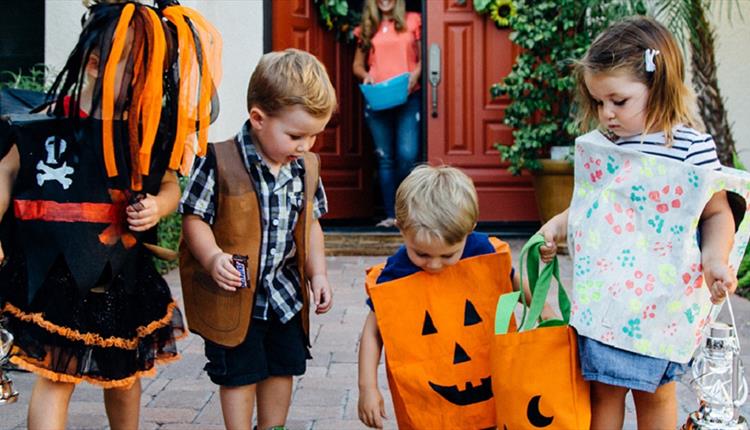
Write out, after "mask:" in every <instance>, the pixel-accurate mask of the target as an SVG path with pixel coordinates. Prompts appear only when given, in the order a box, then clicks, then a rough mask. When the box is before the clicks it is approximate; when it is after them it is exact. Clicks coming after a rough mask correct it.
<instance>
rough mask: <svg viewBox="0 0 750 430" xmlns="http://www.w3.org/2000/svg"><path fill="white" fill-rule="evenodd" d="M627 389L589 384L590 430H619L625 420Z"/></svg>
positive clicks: (596, 383) (594, 383) (599, 383)
mask: <svg viewBox="0 0 750 430" xmlns="http://www.w3.org/2000/svg"><path fill="white" fill-rule="evenodd" d="M627 393H628V389H627V388H625V387H618V386H615V385H607V384H602V383H601V382H592V383H591V430H599V429H601V430H613V429H621V428H622V423H623V421H624V420H625V394H627Z"/></svg>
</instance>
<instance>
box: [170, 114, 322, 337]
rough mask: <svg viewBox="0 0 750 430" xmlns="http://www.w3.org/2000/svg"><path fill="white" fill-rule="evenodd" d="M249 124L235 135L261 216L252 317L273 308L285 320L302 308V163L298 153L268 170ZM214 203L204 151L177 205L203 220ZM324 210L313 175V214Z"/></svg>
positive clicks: (211, 168) (211, 161) (212, 167)
mask: <svg viewBox="0 0 750 430" xmlns="http://www.w3.org/2000/svg"><path fill="white" fill-rule="evenodd" d="M250 130H251V128H250V123H249V122H246V123H245V125H244V126H243V127H242V130H241V131H240V132H239V133H238V134H237V137H236V139H237V141H239V142H240V148H241V151H242V156H243V157H242V159H243V161H244V163H245V167H246V168H247V169H248V171H249V172H250V176H251V177H252V179H253V184H254V185H255V189H256V191H257V193H258V197H259V200H260V212H261V217H262V241H261V246H260V274H259V279H258V285H257V291H256V294H255V308H254V309H253V318H256V319H263V320H267V319H269V317H270V312H274V313H275V314H276V315H277V316H278V317H279V319H280V320H281V322H282V323H285V322H287V321H289V320H290V319H292V317H294V315H295V314H297V312H299V311H300V309H302V295H301V292H300V278H299V270H298V268H297V257H296V256H297V248H296V246H295V243H294V236H293V233H294V227H295V225H296V224H297V221H298V219H299V218H300V215H301V214H302V211H303V209H304V198H303V195H302V194H303V193H302V191H303V188H304V176H303V175H304V173H305V165H304V162H303V160H302V159H301V158H299V159H297V160H295V161H293V162H291V163H287V164H284V165H283V166H282V167H281V170H280V171H279V173H278V175H277V176H274V175H273V174H272V173H271V171H270V170H269V168H268V166H267V165H266V163H265V162H264V161H263V159H262V158H261V156H260V154H258V152H257V150H256V148H255V142H254V141H253V137H252V135H251V134H250ZM216 206H217V196H216V157H214V156H213V154H212V153H211V152H208V153H207V154H206V156H205V157H203V158H198V159H196V162H195V165H194V166H193V171H192V173H191V174H190V180H189V181H188V184H187V186H186V187H185V191H184V192H183V194H182V198H181V199H180V205H179V208H178V210H179V212H180V213H182V214H193V215H197V216H199V217H201V218H202V219H203V220H204V221H205V222H206V223H208V224H213V223H214V220H215V218H216ZM327 211H328V204H327V201H326V195H325V190H324V189H323V182H322V181H320V180H319V181H318V189H317V190H316V191H315V196H314V201H313V217H314V218H315V219H318V218H320V217H321V216H323V215H324V214H325V213H326V212H327ZM300 222H304V220H300Z"/></svg>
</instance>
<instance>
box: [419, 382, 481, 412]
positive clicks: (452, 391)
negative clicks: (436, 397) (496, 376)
mask: <svg viewBox="0 0 750 430" xmlns="http://www.w3.org/2000/svg"><path fill="white" fill-rule="evenodd" d="M428 382H429V384H430V388H432V389H433V390H434V391H435V392H436V393H438V394H440V395H441V396H442V397H443V398H444V399H445V400H447V401H449V402H451V403H453V404H454V405H459V406H466V405H473V404H474V403H479V402H483V401H485V400H489V399H491V398H492V381H491V379H490V377H489V376H488V377H486V378H482V385H480V386H478V387H475V386H474V384H472V383H471V382H467V383H466V388H465V389H463V390H459V389H458V385H451V386H450V387H446V386H443V385H438V384H435V383H433V382H431V381H428Z"/></svg>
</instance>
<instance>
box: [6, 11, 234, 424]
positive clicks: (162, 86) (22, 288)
mask: <svg viewBox="0 0 750 430" xmlns="http://www.w3.org/2000/svg"><path fill="white" fill-rule="evenodd" d="M156 3H157V5H156V7H151V6H147V5H144V4H140V3H137V2H135V1H124V2H123V1H113V0H110V1H99V2H96V3H95V4H94V5H92V6H91V7H90V8H89V11H88V13H87V15H86V16H84V22H83V30H82V32H81V35H80V38H79V40H78V43H77V44H76V46H75V49H74V50H73V51H72V52H71V54H70V56H69V58H68V61H67V63H66V65H65V67H64V69H63V70H62V72H61V73H60V75H59V76H58V77H57V80H56V81H55V83H54V85H53V87H52V89H51V90H50V92H49V93H48V95H47V97H48V102H49V107H48V108H47V109H46V112H45V113H43V114H36V115H24V116H12V117H10V118H7V119H6V120H5V123H4V124H3V126H2V129H3V130H2V133H0V136H2V138H0V159H1V161H0V214H5V220H4V224H5V226H6V227H9V228H6V231H5V233H6V234H5V235H4V236H3V237H2V239H3V240H2V244H1V246H0V261H2V264H3V266H2V268H1V269H0V297H2V301H3V307H2V313H3V316H4V317H5V318H6V322H5V324H6V328H8V329H9V330H10V331H11V332H12V333H13V335H14V336H15V346H14V351H13V356H12V358H11V361H12V362H13V363H14V364H16V365H17V366H19V367H21V368H23V369H27V370H30V371H32V372H34V373H36V374H37V375H38V376H39V377H38V379H37V382H36V384H35V386H34V389H33V392H32V395H31V400H30V404H29V418H28V426H29V427H30V428H45V429H46V428H63V427H64V426H65V421H66V418H67V409H68V403H69V401H70V397H71V395H72V393H73V389H74V387H75V384H77V383H79V382H81V381H87V382H90V383H94V384H97V385H100V386H102V387H103V388H104V401H105V407H106V411H107V415H108V418H109V421H110V426H111V427H112V428H113V429H114V428H136V427H137V426H138V422H139V416H138V412H139V406H140V405H139V403H140V393H141V387H140V382H139V378H140V377H141V376H148V375H153V374H155V371H156V369H155V367H154V366H155V364H156V363H158V362H164V361H170V360H174V359H176V358H177V349H176V345H175V340H176V339H177V338H179V337H180V336H182V335H183V334H185V329H184V325H183V322H182V316H181V314H180V311H179V309H178V308H177V306H176V303H175V302H174V301H173V300H172V297H171V295H170V292H169V288H168V286H167V284H166V282H165V281H164V279H163V278H161V276H159V274H158V273H157V272H156V271H155V269H154V266H153V263H152V261H151V256H152V252H149V251H153V250H155V249H156V248H155V247H154V246H152V245H148V244H149V243H154V240H155V228H153V227H154V226H155V225H156V223H157V222H158V221H159V219H160V218H161V217H163V216H164V215H166V214H168V213H170V212H171V211H173V210H174V209H175V207H176V206H177V201H178V199H179V195H180V189H179V186H178V185H177V180H176V175H175V171H176V170H180V171H181V172H183V173H185V172H187V171H188V170H189V168H190V164H191V162H192V159H193V156H194V154H196V153H198V154H201V153H203V152H204V151H205V148H206V142H207V129H208V124H209V123H210V122H211V120H212V118H214V117H215V115H216V114H217V105H216V104H215V103H214V102H215V97H214V95H215V86H214V85H215V84H216V82H218V79H219V74H220V71H219V67H220V47H221V40H220V36H219V35H218V33H217V32H216V30H215V29H214V28H213V27H212V26H211V25H210V24H209V23H208V22H206V21H205V19H204V18H203V17H202V16H200V15H199V14H198V13H197V12H196V11H194V10H192V9H189V8H185V7H182V6H180V5H179V4H177V2H176V1H169V0H167V1H157V2H156Z"/></svg>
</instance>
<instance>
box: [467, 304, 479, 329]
mask: <svg viewBox="0 0 750 430" xmlns="http://www.w3.org/2000/svg"><path fill="white" fill-rule="evenodd" d="M480 322H482V318H481V317H480V316H479V313H477V310H476V308H475V307H474V305H473V304H471V302H470V301H468V300H466V307H465V308H464V325H465V326H467V325H474V324H479V323H480Z"/></svg>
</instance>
